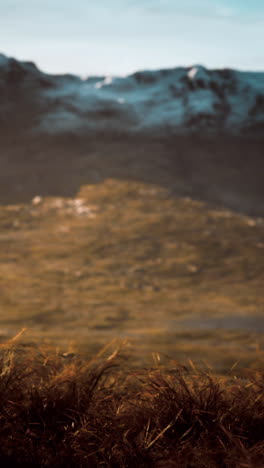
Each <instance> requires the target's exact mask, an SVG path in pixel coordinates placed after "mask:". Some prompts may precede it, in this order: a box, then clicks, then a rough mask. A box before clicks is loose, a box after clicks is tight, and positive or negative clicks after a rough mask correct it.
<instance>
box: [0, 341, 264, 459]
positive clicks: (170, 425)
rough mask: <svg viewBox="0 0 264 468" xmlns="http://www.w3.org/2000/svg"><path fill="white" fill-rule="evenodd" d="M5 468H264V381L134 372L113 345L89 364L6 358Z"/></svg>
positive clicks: (32, 353)
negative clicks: (263, 467) (100, 467)
mask: <svg viewBox="0 0 264 468" xmlns="http://www.w3.org/2000/svg"><path fill="white" fill-rule="evenodd" d="M0 395H1V409H0V447H1V448H0V463H1V466H3V467H12V468H16V467H17V468H18V467H24V466H26V467H28V468H30V467H32V468H33V467H34V468H37V467H52V468H57V467H61V468H62V467H63V468H72V467H89V468H92V467H98V466H102V467H115V468H118V467H123V468H125V467H131V468H134V467H137V468H140V467H164V468H165V467H166V468H167V467H181V468H184V467H186V468H187V467H188V468H191V467H193V468H202V467H203V468H205V467H206V468H209V467H210V468H216V467H225V468H227V467H230V468H231V467H232V468H233V467H239V468H257V467H259V468H260V467H262V466H264V438H263V435H264V434H263V427H264V375H263V372H262V373H261V372H259V371H257V370H255V371H254V372H248V373H244V376H242V375H241V373H240V374H237V375H236V370H235V369H233V370H231V371H230V373H229V375H226V376H224V377H218V376H216V375H215V376H214V375H212V373H210V372H208V371H206V372H205V371H203V372H202V371H199V370H197V369H196V368H195V366H194V365H193V363H192V362H191V361H190V365H189V366H188V368H187V367H183V366H177V365H176V364H175V363H173V362H171V363H170V365H167V366H166V367H165V366H163V365H162V364H161V362H160V356H156V366H155V368H149V369H135V368H134V369H131V368H129V367H128V366H127V364H126V362H125V360H124V358H123V357H122V352H121V354H120V351H119V350H118V349H116V348H115V347H114V348H113V344H112V347H111V346H109V347H108V348H105V349H104V350H102V351H101V353H99V354H98V355H96V356H95V357H94V358H93V359H91V360H89V361H87V360H83V359H81V358H80V357H79V356H78V354H74V353H60V352H59V351H58V350H54V349H47V348H44V347H41V346H36V345H31V346H23V345H22V344H20V345H18V344H17V343H16V341H15V340H12V341H9V342H8V343H6V344H4V345H2V347H1V350H0Z"/></svg>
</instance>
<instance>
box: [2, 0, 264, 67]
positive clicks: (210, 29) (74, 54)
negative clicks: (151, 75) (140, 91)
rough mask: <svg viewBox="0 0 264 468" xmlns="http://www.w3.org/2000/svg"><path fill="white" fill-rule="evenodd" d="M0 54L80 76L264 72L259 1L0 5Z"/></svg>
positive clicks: (16, 0) (64, 0) (63, 0)
mask: <svg viewBox="0 0 264 468" xmlns="http://www.w3.org/2000/svg"><path fill="white" fill-rule="evenodd" d="M0 52H2V53H4V54H5V55H8V56H12V57H15V58H17V59H20V60H31V61H34V62H35V63H36V64H37V65H38V67H39V68H41V69H42V70H43V71H46V72H49V73H64V72H71V73H75V74H78V75H81V76H88V75H126V74H129V73H132V72H134V71H136V70H146V69H160V68H171V67H176V66H191V65H194V64H201V65H204V66H207V67H208V68H222V67H230V68H238V69H240V70H262V71H264V0H96V1H91V0H0Z"/></svg>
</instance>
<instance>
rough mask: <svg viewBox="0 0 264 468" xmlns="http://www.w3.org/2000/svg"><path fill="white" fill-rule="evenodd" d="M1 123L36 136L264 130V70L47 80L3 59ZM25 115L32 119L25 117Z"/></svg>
mask: <svg viewBox="0 0 264 468" xmlns="http://www.w3.org/2000/svg"><path fill="white" fill-rule="evenodd" d="M0 96H1V104H0V120H1V121H2V123H5V124H6V125H8V123H9V122H12V120H13V118H14V115H15V116H16V119H18V120H19V119H20V118H21V119H22V121H23V122H24V125H25V120H27V122H28V123H29V126H30V128H31V130H32V128H33V129H34V131H35V132H44V133H64V132H66V131H71V132H77V133H79V132H94V131H102V130H103V131H111V132H115V131H116V132H119V133H143V134H152V133H153V132H155V135H166V134H170V135H171V134H174V133H175V134H177V133H186V132H189V131H192V132H193V131H194V132H195V131H199V132H206V133H207V132H209V133H210V132H211V133H212V132H232V133H241V132H243V133H244V132H249V133H254V134H256V133H257V134H258V133H260V132H262V130H263V129H264V72H263V73H262V72H241V71H236V70H231V69H222V70H208V69H206V68H205V67H203V66H200V65H197V66H193V67H189V68H184V67H178V68H174V69H166V70H158V71H141V72H137V73H134V74H132V75H129V76H126V77H88V78H86V79H81V78H79V77H77V76H74V75H56V76H55V75H48V74H46V73H43V72H41V71H39V70H38V68H37V67H36V66H35V65H34V64H33V63H31V62H20V61H17V60H15V59H12V58H8V57H6V56H4V55H0ZM24 113H25V115H24Z"/></svg>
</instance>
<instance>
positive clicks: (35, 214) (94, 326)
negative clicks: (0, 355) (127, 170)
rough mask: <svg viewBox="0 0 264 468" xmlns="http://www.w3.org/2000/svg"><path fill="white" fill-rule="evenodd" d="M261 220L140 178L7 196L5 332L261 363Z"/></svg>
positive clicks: (2, 252) (2, 253) (2, 254)
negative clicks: (15, 200) (71, 192)
mask: <svg viewBox="0 0 264 468" xmlns="http://www.w3.org/2000/svg"><path fill="white" fill-rule="evenodd" d="M263 280H264V222H263V219H262V218H250V217H247V216H243V215H241V214H236V213H234V212H232V211H229V210H225V209H220V208H219V209H218V208H217V207H215V206H213V205H209V204H206V203H203V202H201V201H194V200H192V199H190V198H186V197H185V198H184V197H176V196H175V195H174V193H172V192H171V190H170V189H165V188H162V187H161V186H159V185H156V184H150V183H144V182H135V181H132V180H118V179H107V180H105V181H102V182H99V183H97V184H96V185H94V184H90V185H89V184H88V185H83V186H82V187H81V189H80V191H79V193H78V195H77V196H76V197H75V198H67V197H66V198H65V197H64V198H60V197H48V196H47V197H44V198H41V199H38V198H36V199H35V200H33V202H30V203H23V204H12V205H2V206H1V207H0V291H1V295H0V312H1V313H0V336H1V340H2V341H5V340H6V339H7V338H9V337H11V336H13V335H15V334H16V333H18V332H19V330H21V328H22V327H27V329H28V331H27V332H26V333H25V338H24V340H25V342H27V341H30V340H35V339H37V340H40V341H41V342H47V343H48V342H49V343H51V344H53V345H54V344H56V346H58V347H60V349H61V350H64V351H65V352H66V351H67V350H68V349H71V350H72V349H74V352H78V353H79V354H80V355H82V356H83V355H85V356H86V355H91V354H93V353H94V352H97V351H98V350H99V349H100V347H101V346H103V345H105V344H106V343H107V342H109V341H111V340H112V338H119V339H120V340H122V341H123V340H127V341H128V344H127V346H126V351H125V353H126V357H127V359H128V360H130V361H131V362H132V363H133V365H149V364H150V363H151V362H152V353H160V355H161V356H163V357H162V359H166V358H165V355H169V356H170V357H171V358H172V359H174V360H177V361H178V362H180V363H186V362H187V361H188V359H189V358H191V359H192V360H193V361H194V362H195V363H197V362H198V363H200V365H202V363H203V362H204V361H206V362H207V363H208V365H212V366H213V367H214V369H215V370H216V371H217V372H220V373H223V372H225V371H226V370H228V369H229V368H230V367H231V366H232V365H233V364H234V363H235V362H236V361H238V364H237V366H238V368H245V367H252V366H253V367H260V366H261V365H262V364H263V357H264V353H263V344H264V321H263V305H264V296H263Z"/></svg>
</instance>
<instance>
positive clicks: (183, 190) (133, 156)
mask: <svg viewBox="0 0 264 468" xmlns="http://www.w3.org/2000/svg"><path fill="white" fill-rule="evenodd" d="M263 148H264V139H262V140H261V139H258V140H257V139H250V138H242V137H227V136H223V137H220V136H218V137H210V138H209V137H207V138H206V137H203V138H202V137H198V136H189V137H187V136H177V137H173V138H171V139H166V140H165V139H164V140H162V139H155V138H144V139H143V138H142V137H131V136H130V137H117V136H116V137H112V138H110V137H109V136H107V137H106V136H104V135H98V136H97V137H94V136H93V137H88V136H82V137H80V136H76V135H67V136H64V137H51V136H41V137H40V136H34V137H25V136H24V137H18V136H16V137H15V138H14V135H13V134H11V136H10V135H9V136H8V135H5V136H4V135H2V138H1V154H0V164H1V172H0V203H1V204H13V203H21V202H27V201H30V200H31V199H32V198H33V197H34V196H36V195H42V196H67V197H73V196H76V194H77V193H78V191H79V189H80V186H82V185H85V184H96V183H99V182H101V181H103V180H104V179H107V178H118V179H127V180H129V179H130V180H138V181H144V182H146V183H149V184H158V185H160V186H163V187H166V188H169V190H170V191H171V193H172V194H175V195H184V196H190V197H193V198H198V199H202V200H205V201H209V202H212V203H217V204H219V205H222V206H226V207H228V208H231V209H234V210H237V211H241V212H245V213H247V214H250V215H256V216H264V203H263V201H264V184H263V173H264V158H263Z"/></svg>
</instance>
